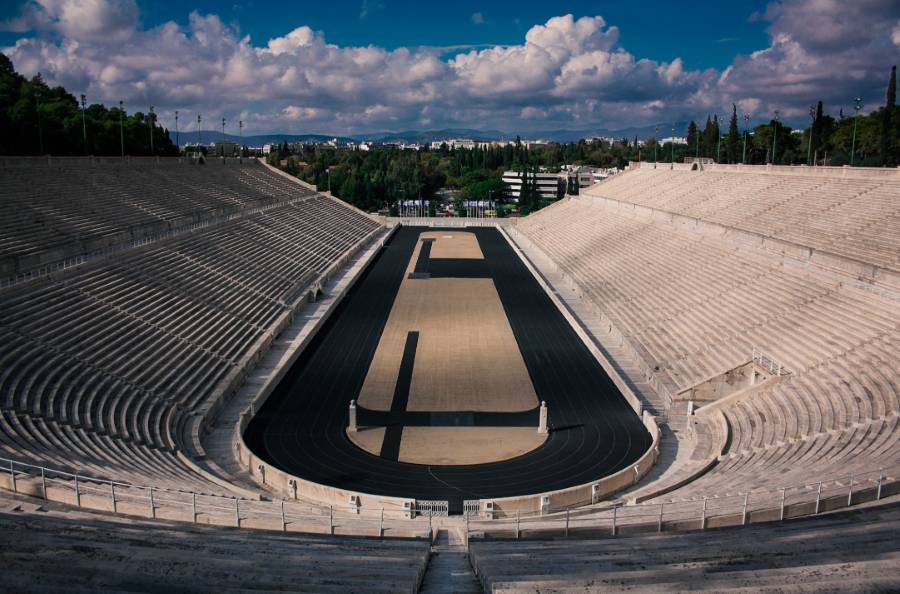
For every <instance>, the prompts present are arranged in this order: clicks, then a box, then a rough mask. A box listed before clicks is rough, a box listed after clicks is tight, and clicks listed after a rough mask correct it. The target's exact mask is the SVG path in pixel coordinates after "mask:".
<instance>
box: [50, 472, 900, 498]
mask: <svg viewBox="0 0 900 594" xmlns="http://www.w3.org/2000/svg"><path fill="white" fill-rule="evenodd" d="M41 471H43V469H41ZM883 482H884V471H883V470H880V471H879V472H878V486H877V487H876V489H875V500H876V501H879V500H881V483H883Z"/></svg>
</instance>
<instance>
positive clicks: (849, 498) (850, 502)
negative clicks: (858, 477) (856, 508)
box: [847, 474, 853, 507]
mask: <svg viewBox="0 0 900 594" xmlns="http://www.w3.org/2000/svg"><path fill="white" fill-rule="evenodd" d="M851 505H853V475H852V474H851V475H850V486H849V488H848V489H847V507H850V506H851Z"/></svg>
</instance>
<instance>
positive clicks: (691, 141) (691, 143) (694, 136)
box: [687, 120, 700, 156]
mask: <svg viewBox="0 0 900 594" xmlns="http://www.w3.org/2000/svg"><path fill="white" fill-rule="evenodd" d="M699 140H700V130H699V129H698V128H697V124H695V123H694V120H691V123H690V124H688V129H687V154H688V155H691V156H694V155H695V154H696V150H697V142H698V141H699Z"/></svg>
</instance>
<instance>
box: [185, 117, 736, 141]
mask: <svg viewBox="0 0 900 594" xmlns="http://www.w3.org/2000/svg"><path fill="white" fill-rule="evenodd" d="M726 125H727V124H725V123H720V126H722V127H724V126H726ZM657 126H659V137H660V138H666V137H669V136H672V124H671V122H670V123H661V124H654V125H650V126H639V127H631V128H622V129H619V130H607V129H605V128H599V129H592V130H537V131H532V132H518V133H516V132H503V131H500V130H475V129H473V128H444V129H441V130H405V131H402V132H377V133H372V134H353V135H352V136H334V135H329V134H281V133H277V132H273V133H271V134H254V135H252V136H247V135H245V136H244V137H243V142H244V145H246V146H262V145H264V144H278V143H282V142H289V143H292V142H326V141H328V140H332V139H335V138H336V139H337V140H338V142H344V143H346V142H364V141H371V142H392V143H404V144H426V145H427V144H430V143H432V142H435V141H441V140H451V139H454V138H468V139H470V140H484V141H487V140H515V138H516V136H519V137H521V138H523V139H528V140H550V141H554V142H577V141H579V140H581V139H582V138H592V137H595V136H605V137H608V138H628V139H629V140H630V139H633V138H634V137H635V136H637V137H638V138H639V139H641V140H644V139H647V138H651V137H653V136H654V135H655V131H656V128H657ZM687 126H688V123H687V122H676V123H675V136H685V135H686V133H687ZM200 134H201V141H202V142H203V143H204V144H205V143H209V142H218V141H220V140H221V139H222V138H223V136H222V132H221V131H217V130H202V131H201V133H200ZM169 135H170V136H171V138H172V140H173V141H174V140H175V132H174V131H173V130H169ZM224 138H225V139H226V140H228V141H232V142H238V141H239V140H240V137H239V136H237V135H235V134H225V135H224ZM179 142H180V143H181V144H186V143H193V142H197V131H196V130H183V131H181V133H180V134H179Z"/></svg>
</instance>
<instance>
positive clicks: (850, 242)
mask: <svg viewBox="0 0 900 594" xmlns="http://www.w3.org/2000/svg"><path fill="white" fill-rule="evenodd" d="M587 193H588V194H589V195H592V196H602V197H605V198H612V199H615V200H621V201H624V202H631V203H634V204H639V205H642V206H647V207H651V208H655V209H660V210H664V211H667V212H673V213H677V214H680V215H684V216H689V217H695V218H698V219H701V220H704V221H708V222H711V223H717V224H720V225H724V226H726V227H732V228H735V229H741V230H744V231H750V232H754V233H759V234H761V235H764V236H767V237H774V238H777V239H782V240H785V241H790V242H792V243H796V244H800V245H803V246H807V247H810V248H813V249H816V250H822V251H826V252H830V253H833V254H837V255H840V256H846V257H849V258H853V259H856V260H861V261H863V262H867V263H870V264H874V265H876V266H880V267H884V268H888V269H890V270H893V271H898V270H900V251H898V250H897V237H898V236H900V210H898V204H897V196H900V176H895V178H894V179H891V178H889V177H871V178H864V177H863V178H847V179H845V178H842V177H840V176H839V174H838V173H836V174H834V175H833V176H828V175H824V176H823V175H818V174H816V175H802V174H785V173H760V172H744V171H728V170H717V169H715V168H713V169H711V170H708V171H689V170H679V169H676V170H674V171H671V170H669V169H668V168H667V167H662V166H660V168H658V169H652V168H648V167H646V166H644V167H640V168H638V169H636V170H634V171H629V172H628V174H627V175H622V176H616V177H612V178H610V179H608V180H607V181H605V182H604V183H602V184H599V185H597V186H595V187H594V188H591V189H590V190H588V191H587Z"/></svg>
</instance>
